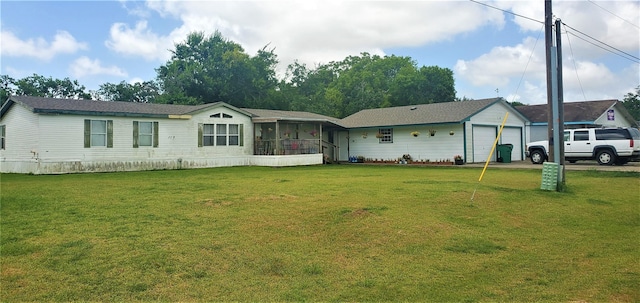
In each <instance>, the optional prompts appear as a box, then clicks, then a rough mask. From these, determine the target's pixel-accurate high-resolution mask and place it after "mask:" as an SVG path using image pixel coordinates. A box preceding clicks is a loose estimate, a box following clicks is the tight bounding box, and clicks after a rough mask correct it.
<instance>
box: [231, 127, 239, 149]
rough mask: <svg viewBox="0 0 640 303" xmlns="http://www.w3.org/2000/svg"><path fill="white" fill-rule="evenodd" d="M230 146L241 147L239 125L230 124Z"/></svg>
mask: <svg viewBox="0 0 640 303" xmlns="http://www.w3.org/2000/svg"><path fill="white" fill-rule="evenodd" d="M229 145H233V146H237V145H240V126H239V125H238V124H229Z"/></svg>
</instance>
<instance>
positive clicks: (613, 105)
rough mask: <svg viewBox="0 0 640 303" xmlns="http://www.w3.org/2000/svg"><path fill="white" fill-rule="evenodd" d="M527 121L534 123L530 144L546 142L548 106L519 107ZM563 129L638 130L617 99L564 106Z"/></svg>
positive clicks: (568, 103) (530, 134)
mask: <svg viewBox="0 0 640 303" xmlns="http://www.w3.org/2000/svg"><path fill="white" fill-rule="evenodd" d="M516 109H517V110H518V111H520V112H521V113H522V114H523V115H524V116H525V117H527V119H529V120H530V121H531V126H530V129H529V130H527V132H528V133H529V142H533V141H541V140H547V138H548V125H549V124H548V121H547V117H548V115H547V114H548V105H547V104H540V105H523V106H517V107H516ZM563 109H564V127H565V128H568V129H573V128H588V127H638V124H637V122H636V121H635V120H634V119H633V117H632V116H631V114H629V111H627V109H626V108H625V107H624V105H623V104H622V103H621V102H620V101H618V100H598V101H585V102H565V103H564V108H563Z"/></svg>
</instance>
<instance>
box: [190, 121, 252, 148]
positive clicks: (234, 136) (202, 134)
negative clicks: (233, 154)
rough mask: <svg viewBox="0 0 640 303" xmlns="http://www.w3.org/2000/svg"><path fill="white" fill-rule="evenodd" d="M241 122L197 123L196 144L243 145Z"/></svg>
mask: <svg viewBox="0 0 640 303" xmlns="http://www.w3.org/2000/svg"><path fill="white" fill-rule="evenodd" d="M242 126H243V125H242V124H199V126H198V133H199V139H198V146H200V147H201V146H228V145H229V146H243V144H242V143H243V140H242V136H243V132H242V130H243V127H242Z"/></svg>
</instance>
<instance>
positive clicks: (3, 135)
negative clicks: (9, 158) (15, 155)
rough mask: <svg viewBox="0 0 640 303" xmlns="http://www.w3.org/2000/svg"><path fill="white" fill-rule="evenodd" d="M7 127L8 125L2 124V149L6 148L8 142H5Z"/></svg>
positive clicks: (0, 133) (0, 141) (0, 126)
mask: <svg viewBox="0 0 640 303" xmlns="http://www.w3.org/2000/svg"><path fill="white" fill-rule="evenodd" d="M6 128H7V126H6V125H0V149H5V147H6V144H5V137H6V134H7V133H6V131H5V129H6Z"/></svg>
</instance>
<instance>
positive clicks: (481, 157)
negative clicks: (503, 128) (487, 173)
mask: <svg viewBox="0 0 640 303" xmlns="http://www.w3.org/2000/svg"><path fill="white" fill-rule="evenodd" d="M497 134H498V129H497V128H496V127H495V126H477V125H474V126H473V162H476V163H477V162H485V161H487V157H489V153H490V152H491V147H492V146H493V142H494V141H495V140H496V135H497ZM491 161H496V152H495V151H494V152H493V154H492V155H491Z"/></svg>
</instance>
